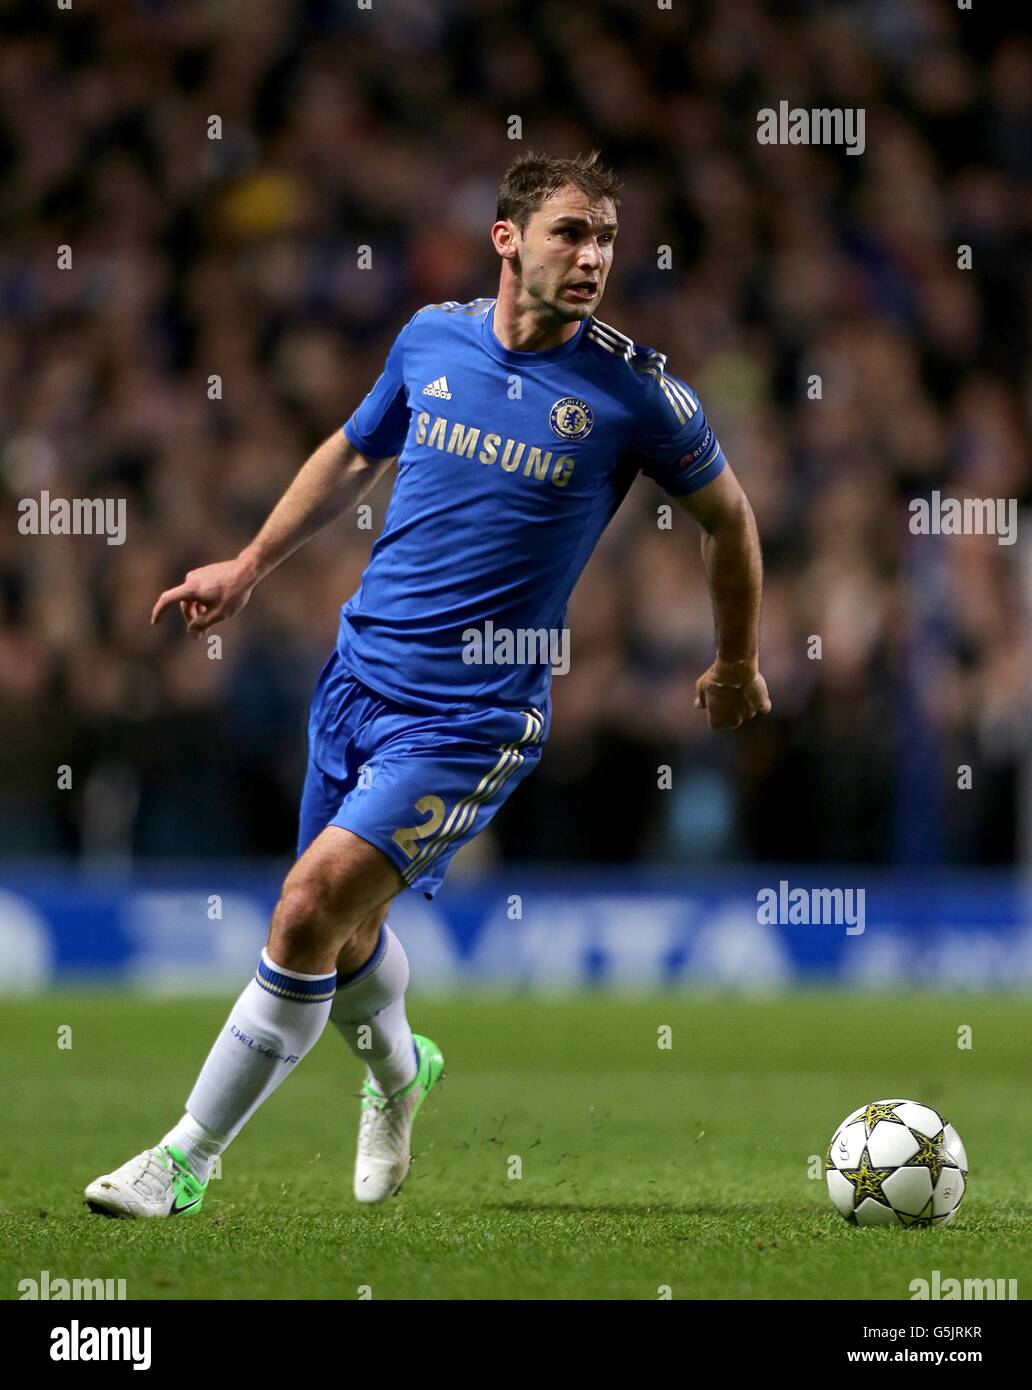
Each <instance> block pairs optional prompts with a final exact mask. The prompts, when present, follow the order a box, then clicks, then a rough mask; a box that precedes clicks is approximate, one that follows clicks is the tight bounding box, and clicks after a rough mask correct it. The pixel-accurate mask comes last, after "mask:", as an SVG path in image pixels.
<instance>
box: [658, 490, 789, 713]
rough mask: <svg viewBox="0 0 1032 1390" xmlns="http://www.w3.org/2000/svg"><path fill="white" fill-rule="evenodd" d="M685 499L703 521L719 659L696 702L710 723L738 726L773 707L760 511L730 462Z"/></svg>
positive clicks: (699, 684) (700, 685)
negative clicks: (764, 637) (763, 653)
mask: <svg viewBox="0 0 1032 1390" xmlns="http://www.w3.org/2000/svg"><path fill="white" fill-rule="evenodd" d="M679 503H680V505H681V506H682V507H683V508H684V510H685V511H686V512H688V513H690V515H691V516H693V517H694V518H695V520H696V521H697V522H698V523H699V525H700V526H701V527H702V560H703V564H704V565H705V567H706V580H707V583H708V584H709V591H710V598H711V600H712V602H713V621H714V627H715V629H716V638H717V655H716V659H715V660H714V662H713V664H712V665H711V666H710V668H709V670H707V671H704V672H703V674H702V675H701V676H700V677H699V679H698V681H697V682H696V686H695V708H696V709H704V710H706V712H707V714H708V715H709V722H710V728H711V729H737V728H739V727H740V726H741V725H742V724H744V723H745V722H746V720H749V719H752V718H753V716H754V715H757V714H767V713H769V712H770V708H771V701H770V695H769V694H768V693H767V683H766V681H765V680H764V679H763V676H762V675H761V674H760V666H759V646H760V597H761V593H762V589H763V562H762V557H761V553H760V539H759V536H758V534H757V531H756V519H755V517H754V516H753V510H752V507H751V506H750V505H749V499H748V498H747V497H746V495H745V492H744V491H743V490H742V486H741V484H740V483H739V481H738V479H737V478H736V477H735V475H734V474H733V473H732V471H731V468H730V466H728V467H725V468H724V470H723V471H722V472H721V473H720V475H719V476H718V477H717V478H715V479H714V480H713V482H711V483H709V484H707V486H706V487H704V488H700V489H699V491H698V492H693V493H691V494H690V495H689V496H688V497H682V498H680V499H679Z"/></svg>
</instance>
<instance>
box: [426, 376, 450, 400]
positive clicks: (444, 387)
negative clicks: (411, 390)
mask: <svg viewBox="0 0 1032 1390" xmlns="http://www.w3.org/2000/svg"><path fill="white" fill-rule="evenodd" d="M423 395H424V396H439V397H440V399H441V400H442V401H450V400H451V392H450V391H449V390H448V378H447V377H446V376H439V377H438V378H437V380H436V381H431V383H430V385H429V386H424V387H423Z"/></svg>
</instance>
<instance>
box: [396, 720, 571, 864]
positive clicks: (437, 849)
mask: <svg viewBox="0 0 1032 1390" xmlns="http://www.w3.org/2000/svg"><path fill="white" fill-rule="evenodd" d="M520 713H521V714H522V715H523V717H524V718H525V719H526V721H527V727H526V728H525V729H524V731H523V735H522V737H521V738H520V739H518V740H517V741H516V742H515V743H506V744H503V746H502V748H501V749H500V757H499V759H498V761H497V762H496V763H495V765H494V767H493V768H492V769H491V771H490V772H488V773H486V774H485V775H484V776H483V777H482V778H481V779H480V782H479V784H478V786H477V788H476V790H475V791H473V792H471V793H470V794H469V796H467V797H464V798H463V799H462V800H461V801H458V802H456V804H455V806H454V807H453V808H452V813H451V815H450V816H449V817H448V819H447V821H446V822H445V825H444V828H443V829H442V830H440V831H438V833H437V834H436V835H435V836H434V837H433V838H432V839H430V840H427V842H426V844H425V845H424V846H423V848H422V849H421V850H420V851H419V853H418V854H417V855H416V857H415V859H413V861H412V863H411V864H409V866H408V867H407V868H406V869H403V870H402V875H401V876H402V878H403V879H404V880H405V882H406V883H408V884H411V883H412V882H413V881H414V880H415V879H416V878H417V877H418V875H419V874H420V873H421V872H422V871H423V870H425V869H426V868H428V867H429V866H430V864H432V863H433V861H434V860H435V859H436V858H437V857H438V855H440V854H441V853H442V852H443V851H444V850H445V849H447V848H448V846H449V845H450V844H451V843H452V841H453V840H456V839H458V837H459V836H460V835H462V834H464V833H465V831H466V829H467V827H468V826H470V825H472V823H473V821H474V820H475V819H476V815H477V809H478V807H480V806H481V805H483V803H484V802H485V801H487V800H488V799H489V798H490V797H491V796H493V795H494V793H495V792H496V791H498V790H499V789H500V788H501V787H503V786H504V785H505V783H506V782H507V781H508V780H509V778H510V777H511V776H512V774H513V773H514V772H516V771H517V770H518V769H519V768H521V767H522V766H523V764H524V761H525V759H524V756H523V754H522V753H521V752H519V749H520V747H521V746H522V745H523V744H526V743H537V742H538V740H539V739H540V738H541V735H542V733H543V732H544V727H545V721H544V716H543V715H542V714H541V713H540V712H539V711H538V710H536V709H531V710H521V711H520Z"/></svg>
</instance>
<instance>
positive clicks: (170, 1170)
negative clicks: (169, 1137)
mask: <svg viewBox="0 0 1032 1390" xmlns="http://www.w3.org/2000/svg"><path fill="white" fill-rule="evenodd" d="M207 1188H208V1184H207V1182H201V1181H200V1180H199V1179H198V1178H195V1177H194V1175H193V1173H192V1172H191V1171H190V1167H189V1164H188V1163H187V1161H186V1156H185V1154H183V1153H182V1151H181V1150H180V1149H176V1148H171V1147H170V1146H169V1145H167V1144H164V1145H159V1146H158V1147H157V1148H154V1149H144V1151H143V1153H142V1154H137V1155H136V1157H135V1158H131V1159H130V1160H129V1162H128V1163H123V1164H122V1166H121V1168H116V1169H115V1171H114V1172H113V1173H105V1174H104V1175H103V1177H100V1178H95V1179H94V1180H93V1182H91V1183H90V1185H89V1187H87V1189H86V1205H87V1206H88V1207H89V1209H90V1211H92V1212H96V1213H97V1215H98V1216H126V1217H148V1216H186V1215H187V1214H188V1213H190V1212H197V1211H200V1209H201V1203H202V1202H203V1201H204V1194H205V1192H206V1191H207Z"/></svg>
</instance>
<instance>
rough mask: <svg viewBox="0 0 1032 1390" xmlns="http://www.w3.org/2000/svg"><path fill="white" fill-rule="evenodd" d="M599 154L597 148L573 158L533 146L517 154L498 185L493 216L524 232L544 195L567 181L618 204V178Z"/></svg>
mask: <svg viewBox="0 0 1032 1390" xmlns="http://www.w3.org/2000/svg"><path fill="white" fill-rule="evenodd" d="M601 158H602V157H601V154H600V152H599V151H598V150H592V151H591V153H590V154H587V155H583V154H579V155H577V156H575V158H573V159H557V158H555V157H553V156H552V155H548V154H540V153H539V152H538V151H536V150H528V151H527V152H526V154H521V155H519V156H518V157H517V158H516V159H514V160H513V162H512V163H511V164H510V165H509V167H508V169H506V171H505V173H504V174H503V176H502V181H501V183H500V184H499V185H498V212H497V215H496V220H497V221H499V222H501V221H509V222H515V224H516V226H517V227H518V228H519V230H520V232H521V233H523V232H525V231H526V230H527V223H528V222H529V221H530V219H531V217H532V216H533V215H534V213H535V212H537V210H538V208H539V207H540V206H541V204H542V203H543V202H544V201H545V199H546V198H550V197H551V196H552V194H553V193H558V191H559V189H560V188H563V187H565V185H566V184H568V183H572V184H573V186H574V187H575V188H579V189H580V190H581V192H582V193H586V194H587V195H588V197H589V198H592V199H599V198H609V199H610V200H611V201H612V202H613V204H614V206H615V207H617V208H619V206H620V200H619V196H618V195H619V192H620V188H621V184H620V181H619V179H618V178H617V176H616V174H615V173H614V172H613V170H612V169H609V168H607V167H606V166H605V165H604V164H603V163H602V162H601Z"/></svg>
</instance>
